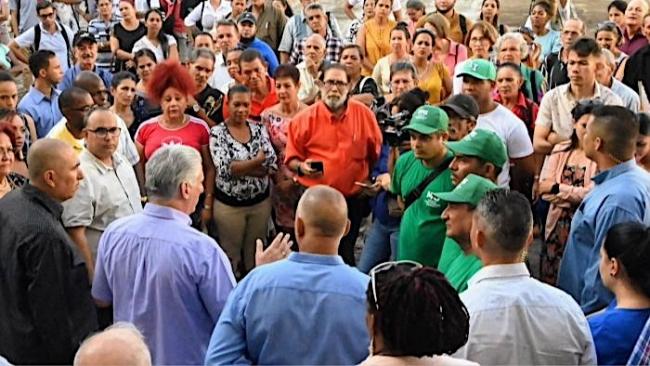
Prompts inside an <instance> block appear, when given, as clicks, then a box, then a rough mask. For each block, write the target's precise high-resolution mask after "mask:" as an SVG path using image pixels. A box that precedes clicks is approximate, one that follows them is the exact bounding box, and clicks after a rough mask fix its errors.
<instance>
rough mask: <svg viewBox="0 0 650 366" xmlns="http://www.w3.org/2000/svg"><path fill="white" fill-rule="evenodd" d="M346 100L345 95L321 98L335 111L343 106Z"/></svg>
mask: <svg viewBox="0 0 650 366" xmlns="http://www.w3.org/2000/svg"><path fill="white" fill-rule="evenodd" d="M345 102H347V96H340V97H327V96H326V97H325V98H323V103H325V105H326V106H327V107H328V108H329V109H330V110H332V111H336V110H338V109H340V108H341V107H343V106H344V105H345Z"/></svg>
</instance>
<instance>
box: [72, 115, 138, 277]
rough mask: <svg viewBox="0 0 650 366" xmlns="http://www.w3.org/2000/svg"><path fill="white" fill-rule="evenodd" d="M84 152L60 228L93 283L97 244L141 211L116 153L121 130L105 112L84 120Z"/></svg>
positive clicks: (131, 174) (134, 185) (130, 174)
mask: <svg viewBox="0 0 650 366" xmlns="http://www.w3.org/2000/svg"><path fill="white" fill-rule="evenodd" d="M84 119H85V121H86V122H85V128H84V134H85V140H86V148H85V149H84V150H83V151H82V152H81V154H80V155H79V161H80V162H81V170H82V171H83V172H84V179H83V180H82V181H81V182H80V183H79V189H78V190H77V192H76V193H75V195H74V197H72V198H71V199H69V200H67V201H65V202H63V215H62V216H61V219H62V221H63V226H65V228H66V231H67V232H68V234H69V235H70V238H71V239H72V240H73V241H74V243H75V244H76V245H77V247H78V248H79V250H80V252H81V253H82V255H83V257H84V259H85V261H86V264H87V269H88V276H89V278H90V279H91V280H92V278H93V273H94V267H95V266H94V264H95V259H96V257H97V244H98V243H99V238H100V236H101V235H102V233H103V232H104V230H105V229H106V227H107V226H108V225H109V224H110V223H111V222H113V221H115V220H116V219H119V218H121V217H125V216H129V215H133V214H136V213H139V212H141V211H142V204H141V203H140V188H139V187H138V180H137V179H136V176H135V171H134V170H133V168H131V164H130V163H129V162H128V160H126V159H125V158H124V156H122V155H121V154H119V153H118V152H117V146H118V142H119V136H120V134H121V133H122V130H121V129H120V127H119V126H118V124H117V119H116V116H115V114H114V113H113V112H111V111H110V110H109V109H107V108H103V107H99V108H96V109H93V110H91V111H90V112H88V113H87V114H86V116H85V117H84Z"/></svg>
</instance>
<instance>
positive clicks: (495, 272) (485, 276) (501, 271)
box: [467, 263, 530, 287]
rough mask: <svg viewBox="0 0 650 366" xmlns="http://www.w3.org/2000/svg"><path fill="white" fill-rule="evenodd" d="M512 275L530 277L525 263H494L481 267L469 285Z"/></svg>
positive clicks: (468, 282)
mask: <svg viewBox="0 0 650 366" xmlns="http://www.w3.org/2000/svg"><path fill="white" fill-rule="evenodd" d="M512 277H530V272H528V268H526V264H525V263H514V264H493V265H490V266H485V267H483V268H481V269H480V270H479V271H478V272H476V274H475V275H474V276H473V277H472V278H470V279H469V281H467V286H468V287H472V286H476V285H477V284H478V283H479V282H481V281H487V280H496V279H505V278H512Z"/></svg>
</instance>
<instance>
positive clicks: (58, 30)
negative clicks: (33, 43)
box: [38, 20, 63, 34]
mask: <svg viewBox="0 0 650 366" xmlns="http://www.w3.org/2000/svg"><path fill="white" fill-rule="evenodd" d="M38 25H40V26H41V32H43V33H47V34H55V33H56V32H63V28H61V25H60V24H59V21H58V20H57V21H56V22H54V26H55V27H56V30H55V31H54V33H50V32H48V31H47V30H46V29H45V26H44V25H43V22H39V23H38Z"/></svg>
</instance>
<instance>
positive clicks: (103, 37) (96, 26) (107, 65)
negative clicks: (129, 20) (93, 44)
mask: <svg viewBox="0 0 650 366" xmlns="http://www.w3.org/2000/svg"><path fill="white" fill-rule="evenodd" d="M117 22H118V19H116V17H113V18H112V19H111V20H110V21H108V22H105V21H104V20H103V19H101V18H99V17H97V18H95V19H92V20H91V21H90V22H89V23H88V31H89V32H90V33H92V34H94V35H95V39H96V40H97V42H98V43H99V44H101V43H106V44H108V42H109V41H110V38H111V32H112V31H113V26H114V25H115V24H116V23H117ZM95 65H96V66H97V67H98V68H101V69H108V70H110V69H111V67H112V66H113V54H112V53H111V50H110V48H109V49H108V50H107V51H103V52H102V51H100V52H97V61H96V62H95ZM106 87H107V88H109V87H110V85H106Z"/></svg>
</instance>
